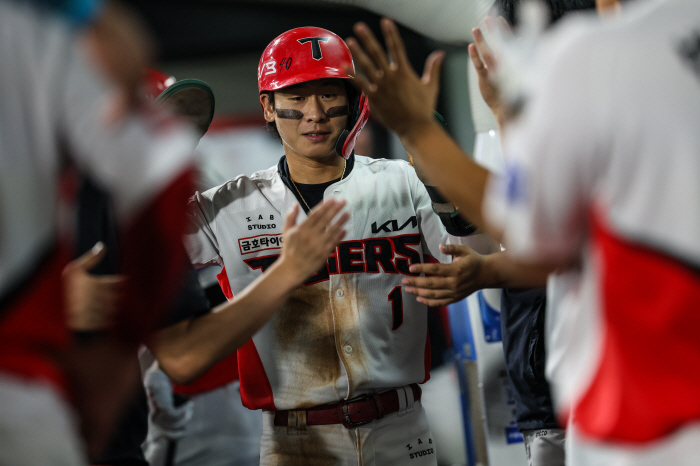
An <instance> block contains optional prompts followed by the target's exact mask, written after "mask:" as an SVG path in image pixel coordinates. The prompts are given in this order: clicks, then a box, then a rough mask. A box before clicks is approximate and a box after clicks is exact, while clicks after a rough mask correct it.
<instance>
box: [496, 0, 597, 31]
mask: <svg viewBox="0 0 700 466" xmlns="http://www.w3.org/2000/svg"><path fill="white" fill-rule="evenodd" d="M540 1H541V2H543V3H544V4H545V6H546V7H547V8H548V9H549V24H550V25H552V24H554V23H556V22H557V21H559V19H561V17H562V16H564V15H565V14H566V13H569V12H571V11H576V10H590V9H594V8H595V0H540ZM520 3H521V2H520V0H496V2H495V3H494V7H496V9H497V10H498V11H499V13H500V15H502V16H503V17H504V18H505V19H506V21H507V22H508V24H510V25H511V26H517V25H518V7H519V6H520Z"/></svg>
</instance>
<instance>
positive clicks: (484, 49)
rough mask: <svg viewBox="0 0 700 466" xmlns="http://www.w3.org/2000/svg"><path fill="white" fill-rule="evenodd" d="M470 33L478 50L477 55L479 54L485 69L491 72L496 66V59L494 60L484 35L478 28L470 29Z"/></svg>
mask: <svg viewBox="0 0 700 466" xmlns="http://www.w3.org/2000/svg"><path fill="white" fill-rule="evenodd" d="M472 33H473V34H474V41H475V43H476V46H477V47H478V49H479V53H481V58H482V59H483V60H484V64H485V65H486V68H487V69H491V70H492V69H493V67H495V66H496V59H495V58H494V55H493V51H492V50H491V46H490V45H489V44H488V42H486V37H484V33H483V32H482V31H481V29H479V28H474V29H472Z"/></svg>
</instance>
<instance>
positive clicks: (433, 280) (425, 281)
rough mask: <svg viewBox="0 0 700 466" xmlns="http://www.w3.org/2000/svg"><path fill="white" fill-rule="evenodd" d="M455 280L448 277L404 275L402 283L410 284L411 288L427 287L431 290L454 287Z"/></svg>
mask: <svg viewBox="0 0 700 466" xmlns="http://www.w3.org/2000/svg"><path fill="white" fill-rule="evenodd" d="M452 283H454V280H453V279H452V278H446V277H440V276H435V277H404V278H403V279H402V280H401V284H402V285H406V286H410V287H411V288H425V289H429V290H439V289H449V288H451V287H452Z"/></svg>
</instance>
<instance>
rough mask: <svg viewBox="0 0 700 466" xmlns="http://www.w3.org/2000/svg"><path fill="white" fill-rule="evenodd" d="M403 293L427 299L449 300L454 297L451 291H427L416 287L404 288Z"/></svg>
mask: <svg viewBox="0 0 700 466" xmlns="http://www.w3.org/2000/svg"><path fill="white" fill-rule="evenodd" d="M404 291H405V292H406V293H410V294H412V295H415V296H420V297H422V298H428V299H445V298H450V297H452V296H454V292H453V291H452V290H444V289H440V290H429V289H426V288H416V287H409V286H407V287H404Z"/></svg>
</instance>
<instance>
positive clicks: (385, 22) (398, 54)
mask: <svg viewBox="0 0 700 466" xmlns="http://www.w3.org/2000/svg"><path fill="white" fill-rule="evenodd" d="M380 24H381V27H382V33H383V34H384V42H385V43H386V49H387V51H388V52H389V56H390V58H391V60H392V62H393V63H395V64H396V65H397V66H398V67H405V66H409V67H410V66H411V65H410V62H409V61H408V55H407V54H406V46H405V45H404V43H403V39H401V34H400V33H399V28H398V27H396V23H394V22H393V21H392V20H390V19H389V18H382V20H381V22H380Z"/></svg>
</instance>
